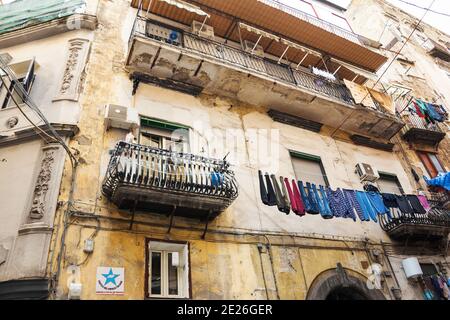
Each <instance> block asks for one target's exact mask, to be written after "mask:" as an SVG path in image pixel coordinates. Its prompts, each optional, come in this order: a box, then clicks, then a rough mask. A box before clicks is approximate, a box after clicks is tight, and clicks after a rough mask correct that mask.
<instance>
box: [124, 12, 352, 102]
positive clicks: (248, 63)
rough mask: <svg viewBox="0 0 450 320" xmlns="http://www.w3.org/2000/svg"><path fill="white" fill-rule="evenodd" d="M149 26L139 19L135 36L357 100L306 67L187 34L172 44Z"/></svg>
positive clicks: (324, 92)
mask: <svg viewBox="0 0 450 320" xmlns="http://www.w3.org/2000/svg"><path fill="white" fill-rule="evenodd" d="M147 24H150V25H152V24H155V23H154V22H152V21H151V20H148V19H146V18H144V17H140V16H138V17H137V18H136V21H135V24H134V27H133V33H132V35H131V38H130V41H131V39H132V37H133V35H139V36H142V37H145V38H150V39H153V40H156V41H159V42H163V43H166V44H168V45H172V46H176V47H179V48H180V49H181V50H187V51H188V52H190V53H196V54H199V55H202V56H207V57H208V58H213V59H215V60H217V62H218V63H226V64H228V65H231V66H233V67H238V68H241V69H244V70H246V71H251V72H254V73H257V74H260V75H262V76H264V77H271V78H273V79H275V80H277V81H281V82H285V83H288V84H290V85H295V86H297V87H299V88H303V89H307V90H310V91H313V92H315V93H317V94H321V95H324V96H327V97H330V98H333V99H336V100H339V101H340V102H341V103H345V104H349V105H354V100H353V98H352V96H351V93H350V91H349V90H348V89H347V87H346V86H345V85H344V84H343V83H341V82H340V81H338V80H336V81H330V80H328V79H324V78H322V77H320V76H317V75H315V74H313V73H311V72H310V71H309V70H308V69H306V68H304V67H301V66H300V67H299V68H298V69H296V68H291V67H290V66H288V65H286V64H282V63H277V62H276V61H272V60H269V59H266V58H262V57H259V56H257V55H255V54H252V53H250V52H246V51H244V50H242V49H238V48H235V47H232V46H229V45H226V44H223V43H220V42H217V41H214V40H211V39H207V38H203V37H200V36H198V35H195V34H192V33H189V32H186V31H184V32H183V33H182V35H181V40H179V41H171V40H167V39H165V38H162V37H161V36H160V35H158V34H151V33H149V30H153V28H149V27H148V25H147Z"/></svg>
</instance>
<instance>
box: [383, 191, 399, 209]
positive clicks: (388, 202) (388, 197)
mask: <svg viewBox="0 0 450 320" xmlns="http://www.w3.org/2000/svg"><path fill="white" fill-rule="evenodd" d="M381 196H382V197H383V203H384V205H385V206H386V207H387V208H398V203H397V198H396V197H395V194H390V193H383V194H382V195H381Z"/></svg>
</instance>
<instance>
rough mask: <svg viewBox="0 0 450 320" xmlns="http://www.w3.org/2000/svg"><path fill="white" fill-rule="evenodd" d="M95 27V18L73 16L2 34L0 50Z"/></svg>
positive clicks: (87, 15)
mask: <svg viewBox="0 0 450 320" xmlns="http://www.w3.org/2000/svg"><path fill="white" fill-rule="evenodd" d="M96 27H97V17H96V16H94V15H89V14H74V15H71V16H68V17H63V18H60V19H55V20H52V21H48V22H43V23H40V24H37V25H33V26H29V27H25V28H22V29H18V30H13V31H10V32H7V33H5V34H2V35H0V48H7V47H11V46H15V45H18V44H22V43H26V42H30V41H34V40H39V39H43V38H47V37H51V36H54V35H57V34H60V33H64V32H68V31H73V30H76V29H87V30H95V28H96Z"/></svg>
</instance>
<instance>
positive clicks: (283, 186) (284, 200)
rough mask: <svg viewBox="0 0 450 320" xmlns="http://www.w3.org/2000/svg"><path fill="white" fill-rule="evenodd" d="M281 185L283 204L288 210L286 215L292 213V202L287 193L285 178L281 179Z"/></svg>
mask: <svg viewBox="0 0 450 320" xmlns="http://www.w3.org/2000/svg"><path fill="white" fill-rule="evenodd" d="M280 184H281V192H282V194H281V195H282V196H283V202H284V204H285V209H286V211H287V212H286V211H285V212H286V214H289V213H291V202H290V201H289V195H288V193H287V190H286V186H285V185H284V178H283V177H280Z"/></svg>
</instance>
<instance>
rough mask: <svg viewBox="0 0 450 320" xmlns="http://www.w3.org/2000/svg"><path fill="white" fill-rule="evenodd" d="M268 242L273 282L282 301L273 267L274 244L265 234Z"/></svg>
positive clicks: (278, 297)
mask: <svg viewBox="0 0 450 320" xmlns="http://www.w3.org/2000/svg"><path fill="white" fill-rule="evenodd" d="M262 236H263V237H264V238H265V239H266V240H267V244H266V247H267V248H268V251H267V252H268V254H269V260H270V266H271V268H272V275H273V281H274V284H275V292H276V293H277V299H278V300H280V294H279V292H278V283H277V277H276V275H275V269H274V267H273V259H272V244H271V243H270V240H269V238H268V237H267V236H266V235H265V234H264V235H262Z"/></svg>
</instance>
